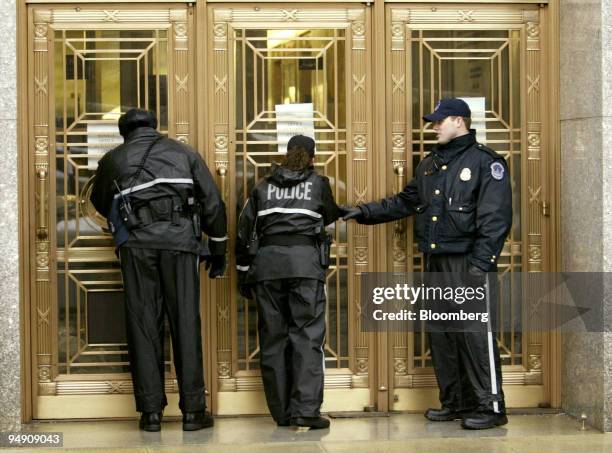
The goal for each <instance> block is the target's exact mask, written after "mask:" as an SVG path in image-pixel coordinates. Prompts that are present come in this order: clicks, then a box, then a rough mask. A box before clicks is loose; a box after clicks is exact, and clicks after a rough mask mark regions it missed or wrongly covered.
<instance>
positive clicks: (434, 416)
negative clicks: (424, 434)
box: [425, 407, 463, 422]
mask: <svg viewBox="0 0 612 453" xmlns="http://www.w3.org/2000/svg"><path fill="white" fill-rule="evenodd" d="M462 414H463V412H462V411H456V410H453V409H449V408H448V407H443V408H442V409H427V411H426V412H425V418H426V419H427V420H431V421H432V422H450V421H452V420H460V419H461V415H462Z"/></svg>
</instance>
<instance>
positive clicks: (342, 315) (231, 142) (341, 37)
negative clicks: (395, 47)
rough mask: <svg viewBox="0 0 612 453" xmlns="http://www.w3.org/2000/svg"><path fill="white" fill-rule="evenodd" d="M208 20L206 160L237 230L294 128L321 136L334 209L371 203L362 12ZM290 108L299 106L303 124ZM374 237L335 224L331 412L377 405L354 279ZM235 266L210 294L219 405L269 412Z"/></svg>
mask: <svg viewBox="0 0 612 453" xmlns="http://www.w3.org/2000/svg"><path fill="white" fill-rule="evenodd" d="M208 17H209V24H208V25H209V30H210V34H209V36H210V42H211V43H212V44H211V49H210V50H209V53H208V56H209V58H208V60H209V62H208V64H209V68H210V77H209V85H208V90H209V93H210V99H209V101H210V102H209V105H208V107H209V112H210V117H209V125H210V134H209V140H208V143H209V147H210V148H211V150H212V152H211V155H210V159H209V161H214V162H215V166H216V171H217V175H218V177H219V183H220V185H221V187H222V188H223V193H224V197H225V200H226V202H227V206H228V212H229V222H230V230H231V231H232V232H234V230H235V225H236V219H237V216H238V214H239V212H240V210H241V208H242V206H243V204H244V202H245V201H246V197H247V196H248V194H249V192H250V190H251V189H252V188H253V187H254V184H255V183H256V182H257V181H258V180H259V179H260V178H261V177H262V176H264V175H265V174H266V172H267V171H268V170H269V168H270V165H271V163H272V162H273V161H280V156H281V155H282V154H281V153H282V150H281V146H282V145H281V146H279V137H280V135H281V134H282V133H283V132H284V133H286V134H287V133H289V134H293V133H295V132H296V131H297V130H296V129H295V128H294V129H291V127H292V125H291V121H294V122H296V121H297V123H299V124H300V125H301V126H300V127H302V128H305V129H306V131H305V132H306V133H308V130H310V131H311V133H314V135H315V138H316V141H317V155H316V163H315V165H316V167H317V169H318V170H319V171H320V172H321V173H324V174H326V175H328V176H329V177H330V180H331V182H332V188H333V190H334V194H335V197H336V200H337V201H338V203H345V202H353V203H356V202H362V201H365V200H368V199H370V198H372V184H371V181H372V174H371V161H372V149H371V145H370V143H371V137H372V131H371V126H370V124H371V113H370V112H371V105H370V104H371V101H370V98H371V91H370V89H371V88H370V84H371V77H370V68H369V61H370V60H369V53H370V50H369V42H370V30H369V21H368V17H369V16H368V13H367V12H366V10H365V8H363V7H362V6H348V7H337V6H332V7H327V6H323V5H322V4H318V5H316V8H315V7H306V6H304V7H303V6H300V5H296V6H295V8H294V7H292V8H287V9H281V8H274V7H270V5H269V4H268V5H267V6H265V5H262V6H261V7H259V6H249V7H243V6H238V7H234V6H232V7H229V6H228V7H225V6H219V7H213V8H212V9H211V10H210V11H209V15H208ZM287 109H297V110H299V112H298V114H297V117H299V119H297V120H296V119H295V118H296V117H295V116H293V117H291V112H288V110H287ZM292 118H293V119H292ZM281 141H282V140H281ZM370 234H371V233H370V230H369V229H368V228H366V227H364V226H358V225H353V224H351V225H350V226H348V227H347V225H346V224H345V223H342V222H338V223H336V225H335V228H334V237H335V243H334V247H333V251H332V254H333V263H334V264H333V266H332V267H331V268H330V270H329V272H328V276H327V295H328V310H327V344H326V347H325V364H326V374H325V403H324V407H323V409H324V410H326V411H329V410H363V408H364V406H369V405H370V404H371V396H370V379H369V376H370V374H369V372H370V370H369V368H368V364H369V360H370V359H371V356H370V354H371V349H370V339H371V336H370V335H368V334H365V333H362V332H361V331H360V321H359V302H358V301H359V297H358V291H359V287H358V275H359V274H360V273H361V272H364V271H367V270H371V269H373V267H372V248H373V247H372V246H373V242H372V237H371V236H370ZM230 237H231V238H232V240H233V238H234V237H235V235H234V234H231V235H230ZM231 245H232V247H233V242H232V243H231ZM230 262H231V269H232V272H231V273H229V275H228V276H226V278H224V279H222V280H220V281H217V283H216V285H215V287H214V289H213V293H214V294H213V297H212V298H211V300H213V301H215V304H214V307H213V313H214V315H213V319H215V320H216V322H215V323H214V324H215V325H214V326H213V337H214V338H213V343H214V344H216V347H215V359H214V362H215V365H216V380H215V381H214V384H215V388H214V390H215V394H214V395H215V403H214V409H215V411H216V412H217V413H219V414H232V413H265V412H267V408H266V404H265V399H264V396H263V390H262V383H261V377H260V373H259V349H258V339H257V315H256V308H255V304H254V303H253V302H252V301H251V302H250V301H247V300H245V299H242V298H240V297H239V295H238V293H237V291H236V290H235V287H236V281H235V278H236V277H235V272H234V270H233V269H234V267H235V266H234V265H235V261H234V260H233V259H231V261H230Z"/></svg>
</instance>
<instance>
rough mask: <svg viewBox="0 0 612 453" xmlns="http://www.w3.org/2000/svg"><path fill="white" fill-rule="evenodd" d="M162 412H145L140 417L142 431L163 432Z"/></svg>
mask: <svg viewBox="0 0 612 453" xmlns="http://www.w3.org/2000/svg"><path fill="white" fill-rule="evenodd" d="M161 420H162V413H161V412H143V413H142V414H141V415H140V423H139V426H140V429H142V430H143V431H148V432H157V431H161Z"/></svg>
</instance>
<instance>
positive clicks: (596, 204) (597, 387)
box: [560, 0, 612, 431]
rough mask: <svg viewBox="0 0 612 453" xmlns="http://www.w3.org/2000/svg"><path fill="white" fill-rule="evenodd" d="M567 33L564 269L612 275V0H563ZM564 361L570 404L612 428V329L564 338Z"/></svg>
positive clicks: (608, 309)
mask: <svg viewBox="0 0 612 453" xmlns="http://www.w3.org/2000/svg"><path fill="white" fill-rule="evenodd" d="M560 35H561V46H560V48H561V91H560V99H561V240H562V256H563V262H562V270H564V271H572V272H602V271H603V272H610V271H612V243H611V241H612V148H611V147H612V75H611V74H612V48H610V42H611V41H610V40H611V39H612V0H561V27H560ZM605 294H608V295H610V294H611V293H610V289H607V291H606V292H605ZM604 299H605V300H604V301H603V303H604V310H605V311H604V313H606V317H607V320H608V323H607V325H608V329H607V330H608V331H609V330H610V325H611V324H612V323H610V318H611V315H612V297H605V298H604ZM562 360H563V371H562V404H563V408H564V409H565V410H566V411H567V412H568V413H569V414H571V415H573V416H577V417H578V416H580V415H581V414H582V413H584V414H586V415H587V417H588V422H589V424H591V425H593V426H595V427H597V428H598V429H601V430H603V431H612V334H610V333H602V332H592V333H572V334H565V335H563V359H562Z"/></svg>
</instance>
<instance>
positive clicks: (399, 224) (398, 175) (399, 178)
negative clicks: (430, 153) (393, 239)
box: [393, 163, 405, 236]
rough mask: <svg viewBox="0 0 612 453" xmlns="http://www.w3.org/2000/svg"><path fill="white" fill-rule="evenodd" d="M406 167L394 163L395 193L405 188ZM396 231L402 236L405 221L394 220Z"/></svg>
mask: <svg viewBox="0 0 612 453" xmlns="http://www.w3.org/2000/svg"><path fill="white" fill-rule="evenodd" d="M404 170H405V168H404V165H403V164H402V163H398V164H395V165H393V173H395V190H394V192H395V193H399V192H401V191H402V189H403V188H404V176H405V171H404ZM393 229H394V233H395V234H396V235H397V236H401V235H402V233H403V232H404V222H403V221H402V220H396V221H395V222H394V228H393Z"/></svg>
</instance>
